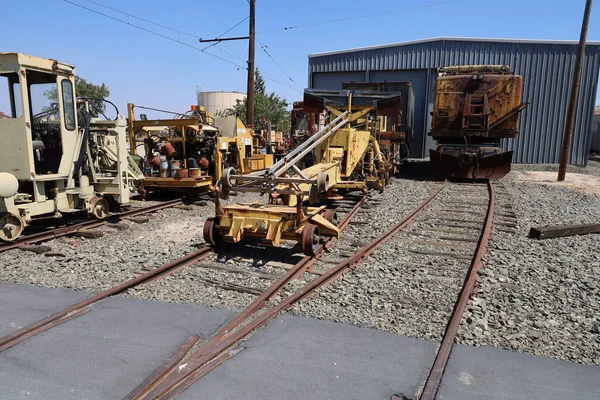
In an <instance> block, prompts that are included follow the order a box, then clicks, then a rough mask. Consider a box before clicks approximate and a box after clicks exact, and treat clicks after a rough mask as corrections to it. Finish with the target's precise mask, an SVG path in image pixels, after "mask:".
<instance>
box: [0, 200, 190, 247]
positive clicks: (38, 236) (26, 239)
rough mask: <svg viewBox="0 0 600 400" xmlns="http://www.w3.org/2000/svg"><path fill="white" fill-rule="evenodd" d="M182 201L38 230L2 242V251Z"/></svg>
mask: <svg viewBox="0 0 600 400" xmlns="http://www.w3.org/2000/svg"><path fill="white" fill-rule="evenodd" d="M182 202H183V200H182V199H175V200H170V201H166V202H164V203H159V204H154V205H151V206H148V207H143V208H138V209H135V210H129V211H124V212H122V213H118V214H113V215H109V216H108V217H107V218H106V219H104V220H90V221H84V222H80V223H79V224H74V225H70V226H61V227H59V228H55V229H51V230H48V231H43V232H38V233H34V234H31V235H27V236H23V237H22V238H20V239H17V240H16V241H14V242H0V252H3V251H7V250H12V249H15V248H17V247H19V246H22V245H25V244H32V243H39V242H43V241H46V240H51V239H55V238H58V237H61V236H66V235H70V234H72V233H75V232H77V231H80V230H82V229H91V228H97V227H99V226H102V225H104V224H106V223H107V222H112V221H120V220H122V219H124V218H128V217H135V216H138V215H142V214H147V213H150V212H154V211H158V210H162V209H164V208H169V207H173V206H176V205H179V204H181V203H182Z"/></svg>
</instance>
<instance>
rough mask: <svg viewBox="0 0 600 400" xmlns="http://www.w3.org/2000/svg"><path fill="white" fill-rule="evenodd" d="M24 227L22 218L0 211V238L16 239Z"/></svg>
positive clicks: (10, 240) (4, 239)
mask: <svg viewBox="0 0 600 400" xmlns="http://www.w3.org/2000/svg"><path fill="white" fill-rule="evenodd" d="M23 229H25V223H24V222H23V220H22V219H21V218H20V217H19V216H17V215H15V214H11V213H8V212H3V213H0V240H3V241H5V242H12V241H13V240H16V239H17V238H18V237H19V235H20V234H21V233H22V232H23Z"/></svg>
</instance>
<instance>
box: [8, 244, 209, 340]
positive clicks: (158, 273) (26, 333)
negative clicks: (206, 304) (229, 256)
mask: <svg viewBox="0 0 600 400" xmlns="http://www.w3.org/2000/svg"><path fill="white" fill-rule="evenodd" d="M211 253H212V252H211V247H210V246H208V245H204V246H202V247H200V248H199V249H198V250H196V251H194V252H192V253H189V254H187V255H185V256H183V257H181V258H179V259H177V260H174V261H171V262H169V263H167V264H164V265H162V266H160V267H158V268H155V269H153V270H151V271H148V272H146V273H144V274H141V275H138V276H137V277H135V278H133V279H130V280H128V281H126V282H123V283H121V284H119V285H117V286H114V287H112V288H110V289H107V290H105V291H102V292H100V293H97V294H95V295H93V296H90V297H88V298H86V299H84V300H82V301H80V302H77V303H75V304H73V305H71V306H69V307H67V308H65V309H63V310H61V311H59V312H57V313H55V314H52V315H50V316H49V317H47V318H45V319H43V320H40V321H38V322H36V323H34V324H31V325H29V326H26V327H24V328H22V329H19V330H18V331H16V332H14V333H12V334H10V335H7V336H5V337H3V338H0V351H4V350H6V349H8V348H10V347H13V346H14V345H16V344H18V343H20V342H22V341H23V340H25V339H27V338H29V337H32V336H35V335H37V334H39V333H41V332H44V331H46V330H48V329H50V328H53V327H55V326H56V325H59V324H62V323H63V322H66V321H68V320H69V319H71V318H73V315H74V314H77V315H76V316H79V315H82V314H83V313H85V312H86V310H85V308H86V307H89V306H91V305H92V304H95V303H97V302H99V301H101V300H104V299H106V298H107V297H110V296H114V295H116V294H119V293H122V292H124V291H125V290H128V289H130V288H132V287H134V286H137V285H140V284H143V283H148V282H153V281H154V280H156V279H159V278H163V277H165V276H167V275H170V274H172V273H174V272H176V271H179V270H180V269H182V268H184V267H186V266H188V265H190V264H193V263H196V262H198V261H200V260H203V259H204V258H206V257H208V256H209V255H210V254H211Z"/></svg>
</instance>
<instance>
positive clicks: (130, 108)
mask: <svg viewBox="0 0 600 400" xmlns="http://www.w3.org/2000/svg"><path fill="white" fill-rule="evenodd" d="M127 119H128V120H129V121H127V125H128V126H129V154H136V148H135V132H134V130H133V119H134V113H133V104H132V103H127ZM146 156H148V155H147V154H146Z"/></svg>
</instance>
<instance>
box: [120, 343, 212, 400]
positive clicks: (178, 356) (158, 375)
mask: <svg viewBox="0 0 600 400" xmlns="http://www.w3.org/2000/svg"><path fill="white" fill-rule="evenodd" d="M199 339H200V336H197V335H194V336H190V337H189V338H188V339H187V340H186V341H185V342H184V343H183V344H182V345H181V346H180V347H179V348H178V349H177V350H176V351H175V353H173V355H172V356H171V357H169V359H168V360H167V361H166V362H165V363H164V364H163V365H161V366H160V367H158V368H157V369H156V370H155V371H154V373H153V374H152V375H150V376H149V377H148V378H146V379H145V380H144V381H143V382H142V383H140V384H139V385H138V386H137V387H136V388H135V389H133V390H132V391H131V392H130V393H129V394H128V395H127V396H125V397H124V398H123V400H132V399H135V398H136V397H138V396H139V395H141V394H143V392H144V391H145V390H148V388H152V384H153V383H154V382H158V381H160V380H161V379H162V378H164V377H165V376H166V375H167V374H168V373H169V372H170V371H172V370H173V368H175V367H176V366H177V364H178V363H179V362H180V361H181V360H183V358H184V357H185V355H186V354H187V353H188V352H189V351H190V350H191V349H192V347H194V345H195V344H196V342H198V340H199Z"/></svg>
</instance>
